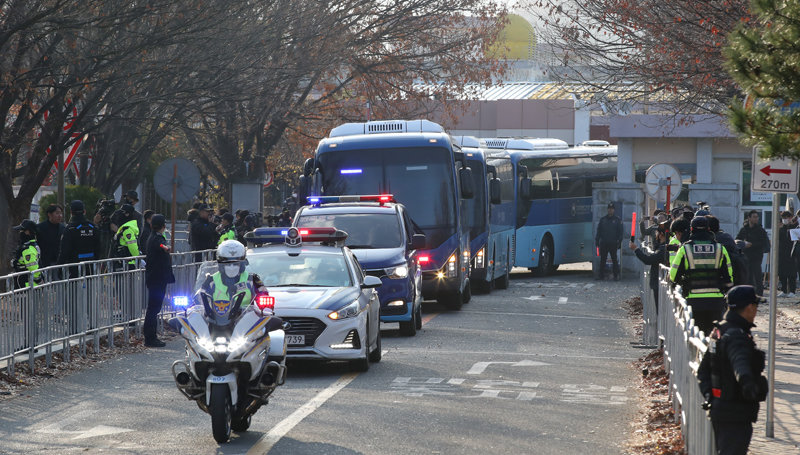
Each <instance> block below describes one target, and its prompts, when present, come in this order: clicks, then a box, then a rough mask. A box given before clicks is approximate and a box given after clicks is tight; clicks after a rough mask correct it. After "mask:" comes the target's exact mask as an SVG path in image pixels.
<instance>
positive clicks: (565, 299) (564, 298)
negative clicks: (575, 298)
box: [558, 297, 568, 305]
mask: <svg viewBox="0 0 800 455" xmlns="http://www.w3.org/2000/svg"><path fill="white" fill-rule="evenodd" d="M567 300H568V298H567V297H559V298H558V304H559V305H564V304H565V303H567Z"/></svg>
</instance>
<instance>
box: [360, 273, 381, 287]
mask: <svg viewBox="0 0 800 455" xmlns="http://www.w3.org/2000/svg"><path fill="white" fill-rule="evenodd" d="M382 284H383V282H382V281H381V279H380V278H378V277H376V276H372V275H367V276H365V277H364V282H363V283H361V289H375V288H379V287H381V285H382Z"/></svg>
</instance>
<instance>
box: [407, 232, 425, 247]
mask: <svg viewBox="0 0 800 455" xmlns="http://www.w3.org/2000/svg"><path fill="white" fill-rule="evenodd" d="M426 240H427V239H426V238H425V234H414V235H413V236H412V237H411V249H412V250H421V249H423V248H425V242H426Z"/></svg>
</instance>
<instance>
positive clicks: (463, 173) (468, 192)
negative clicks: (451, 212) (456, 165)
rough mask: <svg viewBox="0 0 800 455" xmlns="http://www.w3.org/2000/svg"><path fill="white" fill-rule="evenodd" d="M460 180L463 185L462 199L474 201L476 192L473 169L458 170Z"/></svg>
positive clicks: (463, 168)
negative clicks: (473, 185)
mask: <svg viewBox="0 0 800 455" xmlns="http://www.w3.org/2000/svg"><path fill="white" fill-rule="evenodd" d="M458 180H459V183H460V185H461V199H472V198H473V197H474V196H475V190H474V188H473V187H472V169H470V168H468V167H462V168H461V169H459V170H458Z"/></svg>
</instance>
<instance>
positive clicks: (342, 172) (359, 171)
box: [339, 169, 362, 175]
mask: <svg viewBox="0 0 800 455" xmlns="http://www.w3.org/2000/svg"><path fill="white" fill-rule="evenodd" d="M361 172H362V171H361V169H342V170H341V171H339V173H340V174H345V175H346V174H360V173H361Z"/></svg>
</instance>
